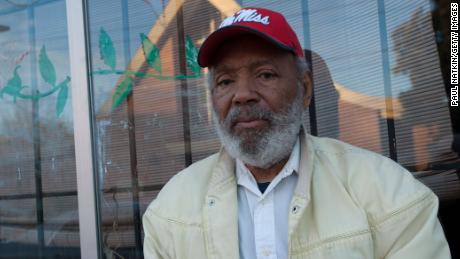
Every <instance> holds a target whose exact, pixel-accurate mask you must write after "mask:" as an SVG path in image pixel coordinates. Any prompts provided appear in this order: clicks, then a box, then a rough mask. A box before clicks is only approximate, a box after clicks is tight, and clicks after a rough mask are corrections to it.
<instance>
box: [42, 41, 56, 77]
mask: <svg viewBox="0 0 460 259" xmlns="http://www.w3.org/2000/svg"><path fill="white" fill-rule="evenodd" d="M38 64H39V66H40V74H41V75H42V78H43V80H45V82H47V83H48V84H50V85H52V86H54V84H56V70H55V69H54V65H53V63H51V61H50V59H49V58H48V55H47V54H46V49H45V46H43V47H42V48H41V50H40V55H39V57H38Z"/></svg>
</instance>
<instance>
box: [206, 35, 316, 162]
mask: <svg viewBox="0 0 460 259" xmlns="http://www.w3.org/2000/svg"><path fill="white" fill-rule="evenodd" d="M217 53H219V54H218V55H217V57H216V59H215V61H214V64H215V65H214V66H213V67H212V68H211V69H213V73H212V74H213V78H211V82H212V86H211V87H212V90H211V92H212V103H213V106H214V112H215V117H216V129H217V132H218V134H219V137H220V138H221V141H222V142H223V144H224V146H225V147H226V149H227V151H229V153H230V154H231V155H232V156H234V157H238V158H240V159H242V160H243V161H244V162H246V163H248V164H250V165H253V166H258V167H264V168H266V167H269V166H271V165H272V164H274V163H276V162H278V161H279V160H281V159H283V158H285V157H286V156H288V155H289V153H290V151H291V149H292V145H293V144H294V143H295V140H296V139H297V135H298V132H299V130H300V125H301V121H302V120H301V117H302V116H301V115H302V111H303V110H304V108H305V107H306V106H308V102H309V98H308V97H307V94H305V93H309V89H308V88H309V84H305V83H304V79H305V78H304V77H303V75H299V73H298V71H297V68H296V64H295V58H294V56H293V55H292V54H291V53H289V52H287V51H283V50H281V49H279V48H277V47H275V46H273V45H272V44H270V43H268V42H266V41H264V40H262V39H260V38H258V37H255V36H244V37H239V38H236V39H233V40H231V41H229V42H226V43H225V44H224V45H222V46H221V47H220V49H219V50H218V51H217Z"/></svg>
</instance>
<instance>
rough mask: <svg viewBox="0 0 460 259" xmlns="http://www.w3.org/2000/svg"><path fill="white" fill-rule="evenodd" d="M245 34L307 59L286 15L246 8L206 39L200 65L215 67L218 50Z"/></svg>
mask: <svg viewBox="0 0 460 259" xmlns="http://www.w3.org/2000/svg"><path fill="white" fill-rule="evenodd" d="M242 34H254V35H256V36H259V37H261V38H263V39H265V40H267V41H269V42H271V43H273V44H274V45H276V46H278V47H280V48H282V49H285V50H287V51H290V52H292V53H293V54H294V55H296V56H298V57H302V58H303V57H304V54H303V50H302V47H301V46H300V43H299V39H298V38H297V35H296V34H295V32H294V30H292V28H291V26H290V25H289V23H288V22H287V21H286V19H285V18H284V16H283V15H282V14H280V13H277V12H274V11H271V10H268V9H264V8H256V7H245V8H243V9H241V10H239V11H238V12H236V13H235V14H234V15H233V16H230V17H227V18H225V19H224V20H223V21H222V23H221V24H220V26H219V29H217V30H216V31H214V32H213V33H211V35H209V36H208V38H206V40H205V41H204V42H203V44H202V45H201V48H200V51H199V52H198V64H199V65H200V66H201V67H208V66H209V65H211V62H212V60H213V57H214V56H215V55H214V52H215V51H216V50H217V49H218V47H219V46H220V45H221V44H222V43H223V42H224V41H226V40H228V39H230V38H232V37H235V36H237V35H242Z"/></svg>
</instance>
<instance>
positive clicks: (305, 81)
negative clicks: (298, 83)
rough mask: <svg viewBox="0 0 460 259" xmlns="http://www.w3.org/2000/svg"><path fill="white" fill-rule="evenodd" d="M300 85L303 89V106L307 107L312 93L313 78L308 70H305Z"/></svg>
mask: <svg viewBox="0 0 460 259" xmlns="http://www.w3.org/2000/svg"><path fill="white" fill-rule="evenodd" d="M302 86H303V89H304V96H303V106H304V108H305V109H307V108H308V106H310V102H311V96H312V94H313V80H312V76H311V73H310V72H309V71H306V72H305V73H304V75H303V77H302Z"/></svg>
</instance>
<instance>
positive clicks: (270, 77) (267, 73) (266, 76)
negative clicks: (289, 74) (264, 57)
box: [259, 72, 276, 80]
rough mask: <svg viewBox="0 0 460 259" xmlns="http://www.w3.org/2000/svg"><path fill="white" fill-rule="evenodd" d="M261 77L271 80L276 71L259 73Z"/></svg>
mask: <svg viewBox="0 0 460 259" xmlns="http://www.w3.org/2000/svg"><path fill="white" fill-rule="evenodd" d="M259 77H260V78H262V79H264V80H270V79H273V78H275V77H276V74H275V73H272V72H263V73H260V74H259Z"/></svg>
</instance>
